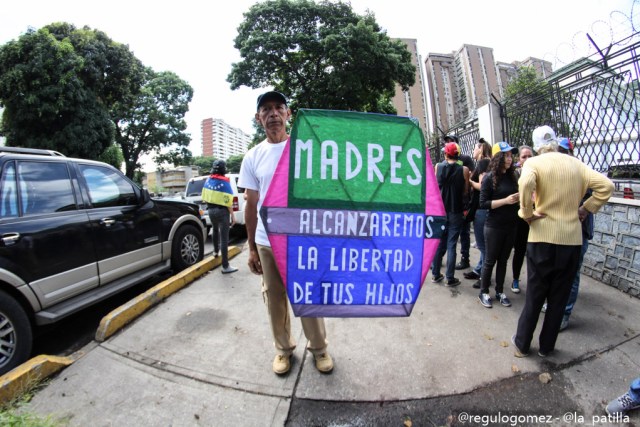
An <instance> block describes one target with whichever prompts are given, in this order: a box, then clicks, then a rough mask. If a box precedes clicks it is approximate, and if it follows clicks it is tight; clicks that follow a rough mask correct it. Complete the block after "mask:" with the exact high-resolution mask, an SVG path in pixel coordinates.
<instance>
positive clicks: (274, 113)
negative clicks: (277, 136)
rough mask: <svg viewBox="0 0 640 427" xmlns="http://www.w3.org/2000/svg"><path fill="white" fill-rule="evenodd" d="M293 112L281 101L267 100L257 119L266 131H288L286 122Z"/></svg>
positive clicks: (259, 110)
mask: <svg viewBox="0 0 640 427" xmlns="http://www.w3.org/2000/svg"><path fill="white" fill-rule="evenodd" d="M290 115H291V112H290V111H289V109H288V108H287V106H286V104H283V103H282V102H281V101H277V100H273V101H270V100H268V101H265V102H264V103H263V104H262V105H261V106H260V108H259V109H258V112H257V113H256V120H257V121H258V122H260V124H261V125H262V127H263V128H264V130H265V131H266V132H286V123H287V120H288V119H289V116H290Z"/></svg>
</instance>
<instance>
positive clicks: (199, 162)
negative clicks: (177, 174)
mask: <svg viewBox="0 0 640 427" xmlns="http://www.w3.org/2000/svg"><path fill="white" fill-rule="evenodd" d="M215 159H216V158H215V157H210V156H196V157H194V158H193V159H191V163H190V164H189V165H195V166H197V167H198V170H199V171H200V173H199V174H198V175H208V174H209V171H210V170H211V165H212V164H213V161H214V160H215ZM189 165H184V166H189Z"/></svg>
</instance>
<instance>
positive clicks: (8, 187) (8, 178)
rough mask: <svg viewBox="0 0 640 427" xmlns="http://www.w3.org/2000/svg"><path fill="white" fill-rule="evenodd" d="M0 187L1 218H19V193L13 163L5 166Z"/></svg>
mask: <svg viewBox="0 0 640 427" xmlns="http://www.w3.org/2000/svg"><path fill="white" fill-rule="evenodd" d="M1 182H2V187H0V217H2V218H7V217H12V216H18V193H17V191H16V168H15V166H14V165H13V163H8V164H7V165H5V167H4V170H3V171H2V181H1Z"/></svg>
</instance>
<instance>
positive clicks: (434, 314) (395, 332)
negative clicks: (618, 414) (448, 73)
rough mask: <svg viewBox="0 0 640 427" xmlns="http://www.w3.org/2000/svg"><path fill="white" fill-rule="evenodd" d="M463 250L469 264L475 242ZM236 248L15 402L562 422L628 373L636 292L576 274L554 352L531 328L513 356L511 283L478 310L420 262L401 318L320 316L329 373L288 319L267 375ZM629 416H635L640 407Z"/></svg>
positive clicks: (282, 417)
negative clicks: (287, 357)
mask: <svg viewBox="0 0 640 427" xmlns="http://www.w3.org/2000/svg"><path fill="white" fill-rule="evenodd" d="M471 251H472V257H471V258H472V263H473V262H475V261H476V260H477V258H478V256H479V252H478V251H477V250H476V249H473V248H472V250H471ZM247 254H248V253H247V250H246V246H245V247H243V248H242V252H241V253H240V254H239V255H238V256H236V257H235V258H234V259H233V260H232V264H233V265H235V266H237V267H239V268H240V270H239V271H238V272H237V273H234V274H230V275H223V274H221V272H220V269H219V268H217V269H214V270H212V271H210V272H209V273H208V274H205V275H204V276H202V277H201V278H199V279H198V280H196V281H195V282H193V283H192V284H191V285H189V286H187V287H186V288H184V289H182V290H180V291H179V292H177V293H176V294H174V295H172V296H171V297H169V298H168V299H167V300H166V301H165V302H163V303H161V304H160V305H158V306H156V307H155V308H154V309H152V310H151V311H149V312H147V313H145V314H144V315H142V316H141V317H140V318H138V319H137V320H135V321H134V322H133V323H131V324H130V325H128V326H126V327H125V328H124V329H123V330H121V331H119V332H117V333H116V334H114V335H113V336H111V337H110V338H108V339H107V340H106V341H104V342H102V343H97V342H94V343H92V344H90V345H88V346H87V347H86V348H84V349H83V350H81V351H82V352H83V353H84V355H83V356H82V357H80V358H79V359H78V360H77V361H76V362H74V363H73V364H72V365H71V366H69V367H67V368H65V369H64V370H62V371H61V372H60V373H59V374H58V375H57V376H55V377H54V378H52V379H51V380H50V383H49V384H48V385H47V386H46V387H44V388H43V389H41V390H40V391H38V392H37V393H36V395H35V396H34V398H33V400H32V401H31V402H30V403H29V404H28V405H27V406H26V408H25V409H26V410H27V411H29V412H32V413H35V414H38V415H43V416H44V415H51V416H53V417H54V418H61V419H66V420H67V422H68V424H69V425H72V426H88V425H91V426H113V425H117V426H158V425H171V426H199V425H202V426H214V425H215V426H232V425H233V426H282V425H285V423H287V425H348V426H351V425H376V424H378V425H382V421H381V420H382V418H376V419H375V420H374V419H373V418H371V417H373V416H374V415H372V414H374V412H370V411H369V409H371V408H373V407H377V408H381V410H383V411H384V410H385V408H384V407H385V405H386V406H387V411H388V412H387V415H389V414H396V413H399V414H400V413H404V414H405V416H406V418H405V425H406V419H410V420H413V425H414V426H416V425H424V424H423V423H419V422H418V421H417V420H420V419H423V420H425V419H426V418H425V417H427V416H429V415H427V414H425V413H426V412H428V411H427V409H425V408H431V409H429V410H430V411H433V414H435V413H442V414H444V415H443V416H442V419H440V418H438V419H435V420H434V419H432V418H429V419H430V420H431V421H432V422H434V423H436V424H435V425H444V424H447V423H449V424H451V425H460V424H461V423H460V422H458V421H457V420H458V414H460V413H462V412H464V411H467V412H468V413H469V414H494V412H492V411H494V410H495V411H496V412H495V413H496V414H497V411H498V410H499V411H500V412H501V414H510V415H516V414H519V415H522V414H525V415H526V414H529V413H535V412H534V411H537V413H538V414H544V415H546V414H548V415H550V416H553V418H554V422H552V423H550V424H549V423H545V425H571V424H574V422H570V423H567V422H566V420H565V421H563V419H562V416H563V414H565V412H567V410H568V411H573V412H575V414H576V415H577V416H583V417H585V423H591V417H592V415H599V416H603V415H604V406H605V405H606V402H607V401H609V400H610V399H613V398H615V397H617V396H618V395H620V394H622V393H623V392H625V391H626V390H627V388H628V386H629V383H630V381H631V380H632V379H633V378H635V377H637V376H638V375H640V357H639V356H638V355H639V354H640V326H639V325H640V300H639V299H637V298H633V297H630V296H628V295H626V294H622V293H620V292H619V291H618V290H616V289H613V288H611V287H609V286H606V285H603V284H601V283H598V282H595V281H593V280H592V279H591V278H588V277H586V276H583V278H582V283H581V287H580V295H579V297H578V303H577V304H576V309H575V310H574V314H573V316H572V318H571V323H570V326H569V328H568V329H567V330H566V331H564V332H562V333H561V334H560V336H559V338H558V342H557V346H556V352H555V353H553V354H552V355H551V356H549V357H547V358H546V359H542V358H540V357H538V356H537V355H536V353H537V349H538V346H537V336H538V335H537V334H538V331H536V335H535V336H534V341H533V342H532V349H531V350H532V355H531V356H530V357H528V358H525V359H517V358H515V357H514V356H513V353H514V348H513V345H512V344H511V343H510V338H511V335H512V334H513V333H514V332H515V328H516V324H517V320H518V316H519V314H520V311H521V309H522V306H523V303H524V298H525V296H524V292H523V293H520V294H519V295H515V294H512V293H511V291H510V290H508V289H507V288H508V286H505V289H507V290H506V291H505V292H506V293H507V294H508V295H509V297H510V298H511V301H512V303H513V306H512V307H509V308H506V307H502V306H500V305H499V304H497V305H494V307H493V308H492V309H486V308H484V307H482V306H481V305H480V303H479V301H478V298H477V295H478V291H477V290H476V289H473V288H472V287H471V285H472V283H473V281H470V280H465V279H463V277H462V272H457V277H459V278H460V279H461V280H462V282H463V283H462V284H461V285H460V286H458V287H456V288H447V287H444V286H442V285H441V284H432V283H431V274H429V275H428V276H427V280H426V282H425V284H424V286H423V289H422V291H421V294H420V296H419V298H418V301H417V304H416V306H415V308H414V310H413V313H412V315H411V316H410V317H407V318H364V319H363V318H359V319H337V318H330V319H326V325H327V334H328V338H329V341H330V345H329V350H330V352H331V355H332V356H333V358H334V361H335V369H334V371H333V372H332V373H331V374H329V375H323V374H320V373H319V372H318V371H317V370H316V369H315V367H314V365H313V358H312V357H311V355H310V354H309V353H308V352H305V351H304V347H305V339H304V335H303V334H302V330H301V325H300V321H299V320H298V319H297V318H293V319H292V326H293V328H294V335H295V336H297V337H298V348H297V349H296V351H295V353H294V358H293V366H292V370H291V372H290V373H289V374H288V375H286V376H283V377H280V376H277V375H275V374H273V372H272V371H271V362H272V360H273V356H274V354H275V353H274V349H273V344H272V339H271V332H270V327H269V323H268V317H267V313H266V308H265V306H264V303H263V300H262V295H261V293H260V279H259V278H258V277H257V276H255V275H253V274H251V273H250V272H249V271H248V268H247V267H246V262H247ZM445 259H446V256H445ZM525 277H526V274H525V272H523V278H525ZM523 282H525V284H524V288H525V289H526V280H523ZM506 283H507V284H510V283H511V277H510V267H509V268H508V273H507V282H506ZM493 293H494V291H493V288H492V294H493ZM544 372H548V373H550V374H551V378H552V379H551V382H550V383H548V384H543V383H541V382H540V381H539V380H538V375H539V374H540V373H544ZM518 384H522V385H524V384H529V385H527V386H526V387H522V386H519V385H518ZM496 393H503V394H504V396H506V397H505V398H504V400H503V402H491V401H490V400H486V399H487V397H486V396H487V395H495V394H496ZM517 393H524V395H522V396H517ZM516 397H517V399H516ZM474 399H475V400H474ZM510 399H511V400H510ZM510 401H514V402H516V403H517V404H516V403H512V404H506V403H508V402H510ZM505 402H506V403H505ZM502 403H505V406H504V407H501V404H502ZM394 405H395V406H394ZM430 405H431V406H430ZM305 408H308V409H305ZM313 408H315V410H314V409H313ZM420 408H422V409H420ZM394 411H395V412H394ZM398 411H400V412H398ZM402 411H404V412H402ZM438 411H439V412H438ZM472 411H475V412H472ZM530 411H531V412H530ZM540 411H543V412H542V413H541V412H540ZM447 414H449V415H448V416H449V418H447ZM394 416H395V415H394ZM556 417H558V418H556ZM630 419H631V421H632V422H635V423H638V422H640V413H639V411H636V412H635V413H632V415H631V417H630ZM460 421H463V420H462V419H461V418H460ZM379 423H380V424H379ZM389 424H391V425H403V421H402V420H401V419H395V418H394V419H393V420H392V421H390V423H389ZM389 424H387V423H386V422H385V423H384V425H389ZM522 424H524V423H518V424H517V425H522ZM575 424H576V425H577V424H578V423H575ZM467 425H475V424H474V423H472V422H468V423H467ZM491 425H498V424H496V423H491ZM505 425H509V424H508V423H507V424H505Z"/></svg>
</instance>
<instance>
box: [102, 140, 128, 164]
mask: <svg viewBox="0 0 640 427" xmlns="http://www.w3.org/2000/svg"><path fill="white" fill-rule="evenodd" d="M98 160H100V161H101V162H105V163H108V164H110V165H111V166H113V167H114V168H116V169H120V168H121V167H122V162H124V156H123V155H122V150H121V149H120V147H119V146H117V145H116V144H112V145H110V146H109V147H108V148H107V149H106V150H104V151H103V152H102V154H100V156H98Z"/></svg>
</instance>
